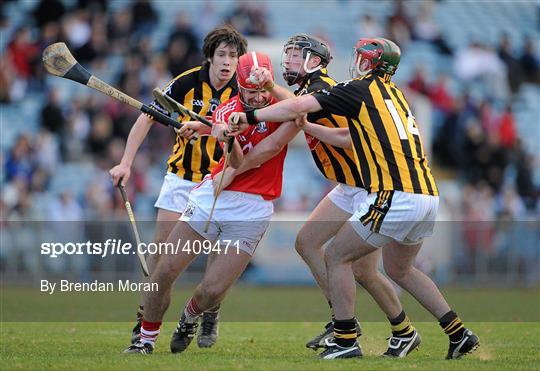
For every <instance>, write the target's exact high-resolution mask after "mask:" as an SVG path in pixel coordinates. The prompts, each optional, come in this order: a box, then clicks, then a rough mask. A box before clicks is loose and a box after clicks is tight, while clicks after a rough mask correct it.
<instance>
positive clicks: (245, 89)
mask: <svg viewBox="0 0 540 371" xmlns="http://www.w3.org/2000/svg"><path fill="white" fill-rule="evenodd" d="M253 67H255V68H259V67H262V68H266V69H267V70H269V71H270V74H271V75H272V81H274V70H273V68H272V62H271V61H270V57H269V56H268V55H267V54H264V53H261V52H248V53H246V54H244V55H242V56H241V57H240V58H239V59H238V66H237V67H236V79H237V82H238V89H239V91H240V94H239V95H240V101H241V102H242V104H243V105H244V107H246V108H248V109H250V108H262V107H265V106H267V105H269V104H270V102H271V100H272V96H271V94H270V93H269V92H267V91H266V90H264V88H263V87H262V86H260V85H259V84H258V83H257V82H256V81H254V80H253V78H252V75H251V70H252V68H253ZM248 80H249V82H247V81H248ZM246 93H247V94H246ZM252 93H258V94H264V95H265V96H267V98H266V97H265V98H264V102H263V103H261V104H257V105H252V104H249V103H248V99H246V98H245V97H246V95H252Z"/></svg>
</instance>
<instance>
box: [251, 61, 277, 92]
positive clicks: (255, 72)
mask: <svg viewBox="0 0 540 371" xmlns="http://www.w3.org/2000/svg"><path fill="white" fill-rule="evenodd" d="M246 83H248V84H256V85H258V86H259V87H261V88H263V89H264V90H267V91H270V90H272V88H273V87H274V79H273V77H272V73H271V72H270V71H269V70H268V69H266V68H264V67H255V66H252V67H251V72H250V73H249V77H248V78H247V79H246Z"/></svg>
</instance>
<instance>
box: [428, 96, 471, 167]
mask: <svg viewBox="0 0 540 371" xmlns="http://www.w3.org/2000/svg"><path fill="white" fill-rule="evenodd" d="M464 115H465V113H464V102H463V99H456V100H453V101H452V105H451V107H450V110H449V111H448V112H445V115H444V119H443V122H442V125H441V128H440V129H439V130H438V131H437V132H436V135H435V138H434V140H433V154H434V155H435V158H436V159H437V160H438V163H440V164H441V165H444V166H448V167H452V168H456V167H457V166H459V165H460V164H461V161H462V160H463V151H464V140H463V138H464V136H465V128H464V123H465V122H466V121H465V116H464Z"/></svg>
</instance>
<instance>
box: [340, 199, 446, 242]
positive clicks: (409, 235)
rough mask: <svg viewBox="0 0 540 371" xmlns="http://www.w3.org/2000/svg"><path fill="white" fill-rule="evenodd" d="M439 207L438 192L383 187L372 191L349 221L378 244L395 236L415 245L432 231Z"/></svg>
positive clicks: (399, 239)
mask: <svg viewBox="0 0 540 371" xmlns="http://www.w3.org/2000/svg"><path fill="white" fill-rule="evenodd" d="M438 208H439V197H437V196H428V195H422V194H414V193H406V192H401V191H382V192H377V193H370V194H369V195H368V196H367V198H366V200H365V201H364V203H362V204H361V205H360V208H359V209H358V210H356V212H355V213H354V215H353V216H352V217H351V218H350V219H349V221H350V222H351V225H352V226H353V228H354V230H355V231H356V232H357V233H358V234H359V235H360V236H361V237H362V238H363V239H364V240H365V241H367V242H369V243H370V244H371V245H373V246H375V247H383V246H384V245H386V244H388V243H389V242H391V241H392V240H395V241H397V242H399V243H402V244H405V245H414V244H417V243H420V242H422V240H423V239H424V238H425V237H429V236H431V235H432V234H433V228H434V226H435V218H436V216H437V209H438Z"/></svg>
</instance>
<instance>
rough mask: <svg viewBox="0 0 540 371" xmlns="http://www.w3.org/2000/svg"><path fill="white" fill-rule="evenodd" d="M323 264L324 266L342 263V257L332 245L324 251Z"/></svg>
mask: <svg viewBox="0 0 540 371" xmlns="http://www.w3.org/2000/svg"><path fill="white" fill-rule="evenodd" d="M324 262H325V263H326V266H331V265H336V264H340V263H342V262H343V259H342V256H341V254H340V253H339V249H337V248H336V247H335V246H334V245H333V244H332V245H330V246H328V247H327V248H326V250H324Z"/></svg>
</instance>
